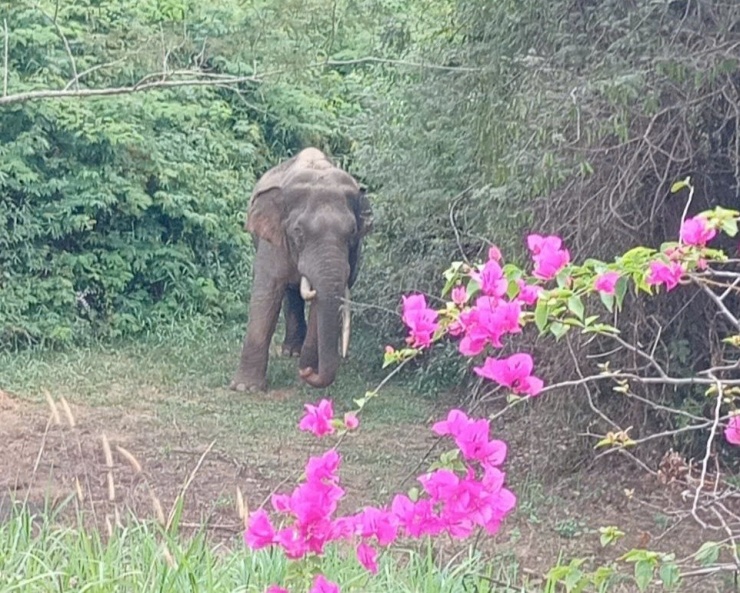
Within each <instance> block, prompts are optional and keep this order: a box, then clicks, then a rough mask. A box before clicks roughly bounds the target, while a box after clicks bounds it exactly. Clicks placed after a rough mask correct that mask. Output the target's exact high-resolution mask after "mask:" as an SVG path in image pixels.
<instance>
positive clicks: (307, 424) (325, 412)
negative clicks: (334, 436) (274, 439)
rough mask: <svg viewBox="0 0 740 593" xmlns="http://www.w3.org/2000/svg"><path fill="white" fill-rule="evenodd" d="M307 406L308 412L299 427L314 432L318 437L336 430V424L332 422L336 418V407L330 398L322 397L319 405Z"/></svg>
mask: <svg viewBox="0 0 740 593" xmlns="http://www.w3.org/2000/svg"><path fill="white" fill-rule="evenodd" d="M305 408H306V414H305V415H304V416H303V418H301V421H300V422H299V424H298V428H299V429H301V430H304V431H308V432H312V433H313V434H315V435H316V436H317V437H321V436H324V435H325V434H331V433H333V432H334V426H332V423H331V421H332V419H333V418H334V409H333V408H332V403H331V401H330V400H328V399H322V400H321V401H320V402H319V405H318V406H313V405H311V404H306V405H305Z"/></svg>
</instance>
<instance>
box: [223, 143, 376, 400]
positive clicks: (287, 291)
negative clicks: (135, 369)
mask: <svg viewBox="0 0 740 593" xmlns="http://www.w3.org/2000/svg"><path fill="white" fill-rule="evenodd" d="M371 229H372V210H371V208H370V203H369V201H368V199H367V197H366V195H365V190H364V188H361V187H360V186H359V185H358V183H357V181H355V179H354V178H353V177H352V176H351V175H349V174H348V173H346V172H345V171H343V170H342V169H339V168H337V167H336V166H334V165H333V164H332V163H331V161H329V159H328V158H327V157H326V155H324V154H323V153H322V152H321V151H320V150H317V149H315V148H307V149H305V150H303V151H301V152H300V153H298V154H297V155H296V156H294V157H293V158H291V159H289V160H287V161H285V162H283V163H281V164H280V165H278V166H276V167H274V168H272V169H270V170H269V171H267V173H265V174H264V175H263V176H262V177H261V178H260V179H259V181H258V182H257V184H256V185H255V187H254V190H253V192H252V197H251V200H250V203H249V211H248V213H247V223H246V230H247V231H249V233H250V234H251V235H252V237H253V239H254V242H255V245H256V247H257V254H256V256H255V261H254V281H253V284H252V295H251V298H250V303H249V321H248V324H247V334H246V337H245V338H244V344H243V347H242V354H241V360H240V362H239V368H238V369H237V371H236V373H235V374H234V377H233V379H232V381H231V384H230V388H231V389H234V390H237V391H252V390H260V391H264V390H265V389H267V379H266V374H267V359H268V348H269V346H270V342H271V340H272V336H273V334H274V332H275V326H276V324H277V320H278V316H279V314H280V307H281V304H282V303H283V301H284V302H285V305H284V308H283V309H284V314H285V325H286V332H285V340H284V342H283V347H282V353H283V355H286V356H300V359H299V376H300V377H301V378H302V379H303V380H304V381H305V382H306V383H308V384H309V385H311V386H313V387H327V386H328V385H331V384H332V383H333V382H334V379H335V378H336V373H337V368H338V366H339V351H338V344H339V338H340V333H341V330H340V325H341V322H340V315H339V306H340V305H341V304H342V301H341V299H342V298H344V296H345V289H346V288H351V287H352V285H353V283H354V281H355V279H356V278H357V272H358V268H359V264H360V252H361V241H362V238H363V237H364V236H365V235H366V234H367V233H369V232H370V230H371ZM301 277H306V278H307V279H308V281H309V283H310V285H311V288H312V289H313V290H314V291H315V293H316V294H315V297H314V298H313V299H311V301H310V302H311V305H310V312H309V316H308V324H306V318H305V312H304V307H305V301H304V299H303V298H302V297H301V292H300V282H301Z"/></svg>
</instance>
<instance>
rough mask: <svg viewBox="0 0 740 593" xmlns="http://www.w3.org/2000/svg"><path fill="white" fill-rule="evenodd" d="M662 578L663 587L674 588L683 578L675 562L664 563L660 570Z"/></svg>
mask: <svg viewBox="0 0 740 593" xmlns="http://www.w3.org/2000/svg"><path fill="white" fill-rule="evenodd" d="M658 574H659V576H660V580H661V581H663V587H665V588H666V589H673V588H674V587H675V586H676V585H678V583H679V581H680V580H681V573H680V572H679V570H678V566H676V565H675V564H674V563H673V562H671V563H669V564H663V565H662V566H661V567H660V570H659V571H658Z"/></svg>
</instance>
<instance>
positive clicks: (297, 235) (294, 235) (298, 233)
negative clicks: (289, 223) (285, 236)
mask: <svg viewBox="0 0 740 593" xmlns="http://www.w3.org/2000/svg"><path fill="white" fill-rule="evenodd" d="M290 238H291V239H292V240H293V243H294V244H295V245H296V246H297V247H300V246H301V245H303V239H304V233H303V228H301V227H300V226H299V225H294V226H293V228H292V229H291V232H290Z"/></svg>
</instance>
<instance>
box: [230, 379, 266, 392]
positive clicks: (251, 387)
mask: <svg viewBox="0 0 740 593" xmlns="http://www.w3.org/2000/svg"><path fill="white" fill-rule="evenodd" d="M229 389H231V390H232V391H239V392H242V393H246V392H254V391H267V381H265V380H262V381H257V380H254V379H249V378H247V377H243V376H241V375H237V376H235V377H234V378H233V379H232V380H231V383H229Z"/></svg>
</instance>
